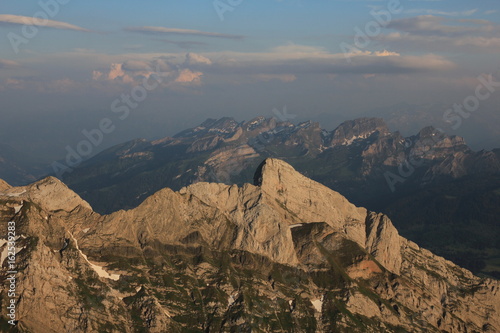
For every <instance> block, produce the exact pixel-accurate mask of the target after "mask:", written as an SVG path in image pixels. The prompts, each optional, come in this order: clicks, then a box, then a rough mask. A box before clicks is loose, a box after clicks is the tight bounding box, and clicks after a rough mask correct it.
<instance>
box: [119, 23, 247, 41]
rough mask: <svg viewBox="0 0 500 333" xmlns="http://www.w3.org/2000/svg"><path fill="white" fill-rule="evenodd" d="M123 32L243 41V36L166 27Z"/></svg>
mask: <svg viewBox="0 0 500 333" xmlns="http://www.w3.org/2000/svg"><path fill="white" fill-rule="evenodd" d="M125 31H130V32H137V33H142V34H162V35H188V36H198V37H213V38H226V39H243V38H244V36H241V35H232V34H223V33H217V32H207V31H200V30H192V29H179V28H166V27H150V26H145V27H128V28H125Z"/></svg>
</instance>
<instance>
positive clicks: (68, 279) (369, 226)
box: [0, 159, 500, 332]
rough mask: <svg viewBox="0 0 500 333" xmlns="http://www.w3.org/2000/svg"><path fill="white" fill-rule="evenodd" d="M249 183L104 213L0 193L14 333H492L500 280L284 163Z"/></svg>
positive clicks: (31, 191) (206, 187) (34, 189)
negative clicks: (16, 293) (10, 235)
mask: <svg viewBox="0 0 500 333" xmlns="http://www.w3.org/2000/svg"><path fill="white" fill-rule="evenodd" d="M255 176H256V177H255V179H256V180H257V185H259V186H255V185H252V184H245V185H243V186H241V187H239V186H236V185H225V184H217V183H203V182H199V183H196V184H193V185H190V186H187V187H183V188H182V189H181V190H180V191H177V192H174V191H172V190H171V189H168V188H165V189H162V190H160V191H158V192H156V193H155V194H153V195H152V196H149V197H148V198H147V199H146V200H144V202H143V203H141V204H140V205H139V206H138V207H136V208H134V209H131V210H128V211H125V210H120V211H117V212H115V213H112V214H111V215H100V214H98V213H95V212H93V211H92V209H91V207H90V206H89V205H88V204H87V203H86V202H85V201H84V200H83V199H81V198H80V197H79V196H78V195H77V194H74V193H73V194H71V190H69V189H68V188H67V187H66V185H64V184H63V183H62V182H60V181H59V180H57V179H54V178H47V179H44V180H42V181H39V182H37V183H34V184H32V185H29V186H27V187H21V188H9V189H6V190H2V191H3V192H2V193H0V202H1V205H2V207H1V209H0V219H1V221H2V222H3V223H0V226H2V227H3V228H5V227H6V223H5V221H8V220H14V221H16V224H17V230H18V232H19V235H20V236H21V237H20V238H19V247H20V248H21V250H20V252H19V253H18V255H17V256H18V258H19V259H18V266H19V270H18V271H19V273H18V276H17V279H18V288H19V290H23V292H22V294H23V297H22V299H21V300H20V301H18V303H17V309H18V315H19V317H18V319H19V322H18V327H19V329H20V330H21V331H28V330H33V329H34V328H35V327H44V332H60V331H65V330H68V329H71V330H72V331H75V332H92V331H101V332H103V331H106V332H129V331H130V332H131V331H134V330H139V329H142V330H145V331H147V332H162V331H169V332H181V331H185V330H186V329H194V330H199V331H206V332H211V331H233V330H238V329H239V330H241V331H254V330H255V331H262V332H280V331H283V330H284V329H285V330H286V329H291V328H293V329H294V330H295V331H297V332H323V331H339V332H358V331H359V332H366V331H370V332H400V331H402V330H403V331H408V330H410V331H412V332H441V331H442V330H448V331H453V332H469V331H471V330H477V331H483V332H495V331H497V330H498V329H499V327H500V321H499V318H500V316H498V314H499V313H500V282H498V281H494V280H491V279H484V278H478V277H475V276H474V275H472V273H471V272H469V271H467V270H465V269H462V268H460V267H458V266H456V265H454V264H453V263H451V262H449V261H447V260H444V259H443V258H441V257H437V256H435V255H433V254H432V253H430V252H429V251H427V250H424V249H422V248H420V247H419V246H418V245H416V244H415V243H413V242H411V241H408V240H406V239H404V238H402V237H401V236H399V234H398V232H397V230H396V229H395V228H394V226H393V225H392V223H391V221H390V219H389V218H388V217H387V216H385V215H384V214H379V213H373V212H370V211H368V210H366V209H365V208H362V207H356V206H354V205H353V204H351V203H349V202H348V201H347V200H346V199H345V197H343V196H342V195H340V194H339V193H337V192H335V191H332V190H330V189H329V188H327V187H325V186H323V185H321V184H319V183H317V182H315V181H313V180H310V179H308V178H307V177H305V176H303V175H301V174H300V173H298V172H297V171H295V170H294V169H293V168H292V167H291V166H290V165H289V164H287V163H285V162H283V161H281V160H277V159H266V160H265V161H264V162H263V163H262V164H261V166H260V168H258V169H257V171H256V175H255ZM259 180H260V181H259ZM68 191H69V192H68ZM68 194H71V195H69V200H68ZM124 225H126V227H124ZM66 240H69V241H68V245H67V247H65V246H64V244H63V241H64V242H67V241H66ZM5 269H6V266H5V265H3V266H2V270H5ZM42 286H43V287H42ZM49 286H50V287H49ZM1 295H2V299H3V300H5V297H6V294H5V289H3V290H2V293H1ZM472 302H473V303H474V304H475V306H474V308H473V309H472V308H470V307H469V304H472ZM34 308H36V309H39V310H37V311H33V310H32V309H34ZM43 309H52V310H51V311H49V312H47V311H44V310H43ZM2 311H5V309H4V307H2ZM1 324H2V325H3V324H4V323H1Z"/></svg>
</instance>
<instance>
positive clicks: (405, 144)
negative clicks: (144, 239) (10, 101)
mask: <svg viewBox="0 0 500 333" xmlns="http://www.w3.org/2000/svg"><path fill="white" fill-rule="evenodd" d="M268 157H273V158H280V159H283V160H285V161H287V162H288V163H290V164H291V165H293V166H294V168H296V169H297V170H298V171H300V172H301V173H303V174H304V175H306V176H308V177H310V178H312V179H314V180H316V181H318V182H320V183H322V184H324V185H326V186H328V187H330V188H332V189H334V190H336V191H339V192H340V193H342V194H343V195H345V196H346V197H347V198H348V199H349V200H350V201H351V202H353V203H354V204H356V205H359V206H364V207H367V208H368V209H371V210H374V211H382V212H385V213H388V214H389V215H390V216H391V218H392V219H393V220H394V223H395V225H396V226H397V227H398V229H399V230H400V232H401V233H402V235H404V236H406V237H409V238H410V239H412V240H415V241H417V242H419V244H420V245H422V246H425V247H427V248H430V249H432V250H433V251H435V252H436V253H438V254H440V255H444V256H445V257H447V258H449V259H453V260H455V261H456V262H459V263H460V264H461V265H463V266H464V267H466V268H469V269H471V270H472V271H474V272H475V273H485V274H489V275H491V276H496V277H500V243H499V241H498V239H500V224H499V223H498V219H497V217H498V216H500V149H496V150H493V151H479V152H475V151H472V150H471V149H470V148H469V147H468V146H467V145H466V143H465V142H464V140H463V139H462V138H461V137H458V136H449V135H447V134H445V133H441V132H439V131H438V130H436V129H434V128H432V127H427V128H424V129H422V130H421V131H419V132H418V133H417V134H416V135H413V136H409V137H403V136H402V135H401V134H400V133H399V132H391V131H389V129H388V127H387V125H386V124H385V122H384V121H383V120H382V119H378V118H360V119H356V120H352V121H346V122H344V123H342V124H341V125H340V126H338V127H337V128H336V129H334V130H333V131H326V130H324V129H322V128H321V127H320V126H319V124H318V123H314V122H310V121H308V122H303V123H300V124H297V125H294V124H292V123H290V122H279V121H277V120H276V119H274V118H269V119H266V118H264V117H257V118H255V119H252V120H250V121H246V122H237V121H235V120H234V119H232V118H221V119H208V120H206V121H205V122H203V123H202V124H200V125H199V126H197V127H195V128H191V129H187V130H185V131H182V132H180V133H178V134H177V135H175V136H173V137H166V138H164V139H161V140H156V141H147V140H133V141H130V142H127V143H124V144H121V145H117V146H115V147H112V148H110V149H107V150H105V151H103V152H101V153H100V154H98V155H96V156H95V157H93V158H91V159H89V160H87V161H86V162H84V163H83V164H82V165H81V166H80V167H78V168H77V169H76V170H74V171H73V172H72V173H66V174H65V175H64V178H63V181H64V182H65V183H66V184H68V186H70V188H72V189H73V190H74V191H76V192H77V193H78V194H79V195H81V196H82V197H83V198H84V199H85V200H87V201H88V202H89V203H90V204H91V205H92V207H94V209H95V210H96V211H98V212H100V213H111V212H113V211H116V210H119V209H130V208H133V207H136V206H137V205H138V204H140V203H141V202H142V201H143V200H144V199H145V198H146V197H148V196H150V195H151V194H153V193H155V192H156V191H158V190H160V189H162V188H164V187H169V188H172V189H174V190H179V189H180V188H182V187H184V186H186V185H189V184H192V183H197V182H220V183H225V184H238V185H241V184H243V183H245V182H250V181H252V177H253V172H254V170H255V168H256V167H257V166H258V165H259V164H260V163H261V162H262V160H264V159H265V158H268Z"/></svg>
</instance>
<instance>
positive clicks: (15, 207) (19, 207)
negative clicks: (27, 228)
mask: <svg viewBox="0 0 500 333" xmlns="http://www.w3.org/2000/svg"><path fill="white" fill-rule="evenodd" d="M21 208H23V205H18V206H14V214H17V213H19V212H20V211H21Z"/></svg>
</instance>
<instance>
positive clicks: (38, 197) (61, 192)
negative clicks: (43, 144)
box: [20, 177, 92, 212]
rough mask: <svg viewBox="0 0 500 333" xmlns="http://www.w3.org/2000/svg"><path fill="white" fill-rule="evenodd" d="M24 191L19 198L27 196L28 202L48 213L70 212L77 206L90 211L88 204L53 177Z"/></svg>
mask: <svg viewBox="0 0 500 333" xmlns="http://www.w3.org/2000/svg"><path fill="white" fill-rule="evenodd" d="M24 191H25V193H22V194H21V195H20V196H21V197H23V196H27V198H28V199H29V200H31V201H33V202H34V203H36V204H38V205H40V206H43V207H45V208H46V209H47V210H49V211H57V210H63V211H66V212H71V211H72V210H74V209H75V208H77V207H79V206H81V207H84V208H86V209H89V210H92V207H91V206H90V205H89V203H88V202H86V201H85V200H83V199H82V198H80V196H79V195H78V194H76V193H75V192H73V191H72V190H70V189H69V188H68V187H67V186H66V185H65V184H64V183H63V182H61V181H60V180H59V179H57V178H55V177H47V178H44V179H42V180H40V181H38V182H36V183H33V184H31V185H29V186H27V187H25V189H24Z"/></svg>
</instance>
